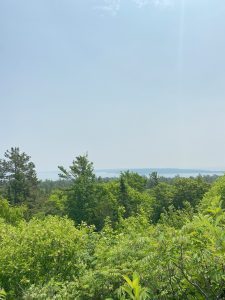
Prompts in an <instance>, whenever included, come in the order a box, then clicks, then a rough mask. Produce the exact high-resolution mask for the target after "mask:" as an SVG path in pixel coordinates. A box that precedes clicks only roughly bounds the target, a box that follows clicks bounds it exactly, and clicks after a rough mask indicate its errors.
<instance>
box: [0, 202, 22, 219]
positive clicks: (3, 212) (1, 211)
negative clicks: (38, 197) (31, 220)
mask: <svg viewBox="0 0 225 300" xmlns="http://www.w3.org/2000/svg"><path fill="white" fill-rule="evenodd" d="M26 210H27V209H26V207H25V206H20V207H19V206H17V207H12V206H11V205H10V204H9V203H8V201H7V200H5V199H1V198H0V218H2V219H3V220H4V221H5V222H6V223H9V224H12V225H16V224H17V223H18V222H20V221H21V220H23V218H24V214H25V212H26Z"/></svg>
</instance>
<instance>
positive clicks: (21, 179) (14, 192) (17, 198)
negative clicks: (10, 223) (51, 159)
mask: <svg viewBox="0 0 225 300" xmlns="http://www.w3.org/2000/svg"><path fill="white" fill-rule="evenodd" d="M37 185H38V180H37V175H36V171H35V165H34V163H33V162H31V161H30V156H28V155H27V154H26V153H24V152H22V153H21V152H20V150H19V148H17V147H15V148H11V149H10V150H7V151H6V152H5V159H2V160H0V186H1V190H2V194H3V196H4V197H6V198H7V199H8V201H9V202H10V203H11V204H13V205H18V204H23V203H26V204H28V203H30V202H31V201H33V200H34V199H33V198H34V197H35V193H36V191H37Z"/></svg>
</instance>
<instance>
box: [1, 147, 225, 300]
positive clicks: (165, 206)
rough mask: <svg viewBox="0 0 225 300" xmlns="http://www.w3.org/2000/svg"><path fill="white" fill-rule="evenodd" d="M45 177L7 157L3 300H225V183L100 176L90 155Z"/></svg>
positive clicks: (17, 153) (26, 162) (23, 159)
mask: <svg viewBox="0 0 225 300" xmlns="http://www.w3.org/2000/svg"><path fill="white" fill-rule="evenodd" d="M71 161H72V162H71V166H70V167H69V168H68V169H66V168H65V167H63V166H59V167H58V170H59V177H60V179H59V180H58V181H51V180H45V181H41V180H39V179H38V178H37V173H36V169H35V165H34V163H33V162H32V160H31V157H30V156H28V155H27V154H26V153H24V152H22V151H21V150H20V149H19V148H17V147H14V148H11V149H10V150H7V151H6V152H5V155H4V157H2V159H0V299H1V300H2V299H9V300H12V299H26V300H33V299H38V300H39V299H40V300H42V299H43V300H44V299H46V300H47V299H49V300H50V299H57V300H64V299H65V300H67V299H68V300H69V299H77V300H86V299H87V300H88V299H94V300H101V299H104V300H107V299H108V300H109V299H111V300H112V299H115V300H116V299H118V300H119V299H120V300H125V299H127V300H128V299H135V300H144V299H149V300H164V299H208V300H211V299H212V300H215V299H225V176H220V177H218V176H200V175H199V176H198V177H195V178H193V177H190V178H182V177H179V176H177V177H175V178H164V177H159V176H158V174H157V173H156V172H153V173H152V174H149V176H146V177H143V176H140V175H139V174H137V173H132V172H129V171H126V172H122V173H121V174H120V177H119V178H112V179H109V178H100V177H96V175H95V172H94V166H93V163H92V162H91V161H89V158H88V155H87V154H84V155H80V156H77V157H75V158H74V159H73V158H71Z"/></svg>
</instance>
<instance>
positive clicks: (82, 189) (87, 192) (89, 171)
mask: <svg viewBox="0 0 225 300" xmlns="http://www.w3.org/2000/svg"><path fill="white" fill-rule="evenodd" d="M59 170H60V171H61V173H60V174H59V176H60V177H61V178H63V179H68V180H71V182H72V186H71V188H70V189H67V204H66V206H67V213H68V215H69V216H70V217H71V218H72V219H73V220H75V221H76V222H77V223H78V224H80V223H81V222H82V221H86V222H89V221H90V220H91V216H92V213H93V209H94V186H95V183H96V177H95V174H94V168H93V163H92V162H89V160H88V155H87V154H85V155H80V156H77V157H76V159H75V160H74V161H73V162H72V165H71V166H70V167H69V170H66V169H65V168H64V167H62V166H59Z"/></svg>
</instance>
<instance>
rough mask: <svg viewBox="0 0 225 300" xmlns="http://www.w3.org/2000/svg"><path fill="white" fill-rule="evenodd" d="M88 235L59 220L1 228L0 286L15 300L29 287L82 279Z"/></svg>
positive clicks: (88, 249) (87, 254) (87, 262)
mask: <svg viewBox="0 0 225 300" xmlns="http://www.w3.org/2000/svg"><path fill="white" fill-rule="evenodd" d="M91 232H92V230H91V229H89V228H88V227H82V228H80V229H79V230H78V229H76V228H75V227H74V225H73V222H72V221H70V220H68V219H60V218H58V217H47V218H46V219H44V220H35V219H34V220H31V221H30V222H29V223H25V222H22V223H19V224H18V226H17V227H10V226H7V227H6V226H0V237H1V239H0V265H1V269H0V285H1V286H2V287H3V288H4V289H5V290H6V292H10V293H11V295H12V298H13V297H15V298H16V297H19V296H20V294H21V293H22V291H23V290H24V289H26V288H27V287H29V286H30V285H32V284H37V285H38V284H43V283H46V282H48V281H50V280H51V279H54V280H56V281H58V282H60V281H62V280H63V281H65V280H72V279H73V278H76V277H79V276H81V275H82V274H83V273H84V271H85V269H86V267H87V265H88V264H89V263H90V253H89V252H91V243H90V242H89V236H90V235H92V233H91ZM88 245H89V246H88ZM16 299H17V298H16Z"/></svg>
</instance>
